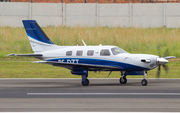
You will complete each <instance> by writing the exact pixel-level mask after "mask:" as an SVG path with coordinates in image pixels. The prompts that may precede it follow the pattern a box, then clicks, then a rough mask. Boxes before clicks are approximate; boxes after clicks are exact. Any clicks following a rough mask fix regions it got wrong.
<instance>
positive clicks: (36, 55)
mask: <svg viewBox="0 0 180 113" xmlns="http://www.w3.org/2000/svg"><path fill="white" fill-rule="evenodd" d="M6 56H22V57H41V56H43V55H42V54H15V53H13V54H8V55H6Z"/></svg>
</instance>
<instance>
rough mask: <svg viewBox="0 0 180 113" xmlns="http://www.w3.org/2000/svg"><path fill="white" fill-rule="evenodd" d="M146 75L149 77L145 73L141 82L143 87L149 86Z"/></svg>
mask: <svg viewBox="0 0 180 113" xmlns="http://www.w3.org/2000/svg"><path fill="white" fill-rule="evenodd" d="M146 75H147V71H144V79H143V80H142V81H141V84H142V85H143V86H146V85H147V84H148V82H147V80H146Z"/></svg>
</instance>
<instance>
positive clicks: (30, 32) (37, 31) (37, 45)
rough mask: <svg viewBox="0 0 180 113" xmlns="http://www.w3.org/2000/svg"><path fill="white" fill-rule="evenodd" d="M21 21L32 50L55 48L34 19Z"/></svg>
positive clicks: (40, 50) (39, 50)
mask: <svg viewBox="0 0 180 113" xmlns="http://www.w3.org/2000/svg"><path fill="white" fill-rule="evenodd" d="M22 22H23V24H24V28H25V30H26V33H27V36H28V38H29V41H30V44H31V47H32V49H33V51H34V52H42V51H47V50H51V49H55V48H57V46H56V45H55V44H54V43H53V42H52V41H51V40H50V39H49V38H48V36H47V35H46V34H45V33H44V31H43V30H42V29H41V28H40V26H39V25H38V23H37V22H36V21H35V20H23V21H22Z"/></svg>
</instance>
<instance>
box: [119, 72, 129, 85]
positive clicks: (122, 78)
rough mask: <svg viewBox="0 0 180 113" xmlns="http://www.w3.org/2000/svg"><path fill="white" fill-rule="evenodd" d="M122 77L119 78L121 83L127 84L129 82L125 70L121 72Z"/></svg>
mask: <svg viewBox="0 0 180 113" xmlns="http://www.w3.org/2000/svg"><path fill="white" fill-rule="evenodd" d="M121 76H122V77H121V78H120V79H119V82H120V83H121V84H126V83H127V78H126V75H125V72H124V71H123V72H121Z"/></svg>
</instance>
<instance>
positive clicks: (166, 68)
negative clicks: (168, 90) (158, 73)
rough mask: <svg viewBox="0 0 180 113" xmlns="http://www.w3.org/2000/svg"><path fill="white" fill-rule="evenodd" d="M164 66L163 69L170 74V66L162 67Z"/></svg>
mask: <svg viewBox="0 0 180 113" xmlns="http://www.w3.org/2000/svg"><path fill="white" fill-rule="evenodd" d="M162 66H163V68H164V69H165V71H166V74H168V72H169V67H168V66H166V65H162Z"/></svg>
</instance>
